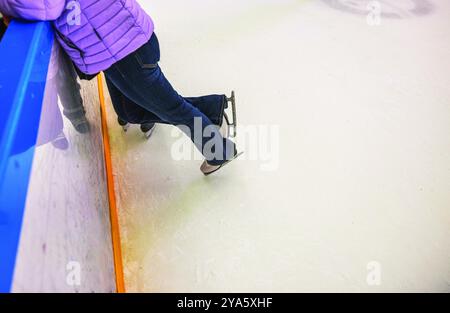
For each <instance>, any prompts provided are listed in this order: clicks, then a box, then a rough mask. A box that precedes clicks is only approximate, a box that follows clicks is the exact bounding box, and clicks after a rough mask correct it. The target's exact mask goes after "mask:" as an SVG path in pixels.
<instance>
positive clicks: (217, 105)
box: [184, 95, 228, 126]
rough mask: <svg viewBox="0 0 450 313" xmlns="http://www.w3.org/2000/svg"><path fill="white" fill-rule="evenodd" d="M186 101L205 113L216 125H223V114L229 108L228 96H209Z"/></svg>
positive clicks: (186, 98)
mask: <svg viewBox="0 0 450 313" xmlns="http://www.w3.org/2000/svg"><path fill="white" fill-rule="evenodd" d="M184 99H185V100H186V101H188V102H189V103H190V104H192V105H193V106H194V107H196V108H197V109H199V110H200V111H201V112H203V113H204V114H205V115H206V116H207V117H208V118H209V119H210V120H211V122H213V123H214V124H215V125H218V126H221V125H222V122H223V113H224V111H225V109H226V108H227V107H228V102H227V96H225V95H208V96H202V97H185V98H184Z"/></svg>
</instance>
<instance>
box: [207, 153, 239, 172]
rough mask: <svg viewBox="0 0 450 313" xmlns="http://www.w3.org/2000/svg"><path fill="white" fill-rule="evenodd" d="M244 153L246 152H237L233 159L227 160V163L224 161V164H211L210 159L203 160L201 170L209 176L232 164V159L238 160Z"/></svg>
mask: <svg viewBox="0 0 450 313" xmlns="http://www.w3.org/2000/svg"><path fill="white" fill-rule="evenodd" d="M243 154H244V152H239V153H236V154H235V155H234V157H232V158H231V159H229V160H227V161H226V162H225V163H223V164H221V165H211V164H209V163H208V161H206V160H205V161H204V162H203V164H202V166H201V167H200V170H201V171H202V173H203V174H204V175H205V176H209V175H211V174H213V173H215V172H217V171H218V170H220V169H221V168H223V167H224V166H225V165H228V164H230V162H231V161H234V160H236V159H237V158H238V157H240V156H241V155H243Z"/></svg>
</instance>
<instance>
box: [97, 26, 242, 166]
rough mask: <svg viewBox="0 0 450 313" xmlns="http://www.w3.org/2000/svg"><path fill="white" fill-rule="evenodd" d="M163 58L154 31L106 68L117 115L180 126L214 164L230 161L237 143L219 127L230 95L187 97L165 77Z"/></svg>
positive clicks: (128, 120) (133, 122) (141, 121)
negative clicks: (225, 135) (144, 41)
mask: <svg viewBox="0 0 450 313" xmlns="http://www.w3.org/2000/svg"><path fill="white" fill-rule="evenodd" d="M159 59H160V50H159V43H158V39H157V37H156V35H155V34H153V35H152V37H151V38H150V40H149V41H148V42H147V43H146V44H145V45H143V46H142V47H141V48H139V49H138V50H137V51H135V52H133V53H132V54H130V55H128V56H127V57H126V58H124V59H122V60H120V61H118V62H117V63H115V64H114V65H112V66H111V67H110V68H109V69H107V70H106V71H105V76H106V83H107V85H108V89H109V92H110V94H111V98H112V102H113V106H114V109H115V111H116V113H117V115H118V116H119V118H120V119H122V120H124V121H127V122H129V123H132V124H147V123H165V124H171V125H175V126H178V127H180V129H181V130H183V131H185V132H186V133H187V134H188V135H189V136H190V137H191V140H192V141H193V142H194V144H195V146H196V147H197V148H198V149H199V151H200V152H202V153H203V155H204V156H205V158H206V159H207V160H208V162H209V163H210V164H212V165H220V164H222V163H224V162H226V161H227V160H228V159H230V158H231V157H233V156H234V154H235V145H234V143H232V142H231V141H230V140H228V139H226V138H223V137H222V136H221V135H220V133H219V132H218V128H217V127H216V126H220V125H221V124H222V121H223V113H224V110H225V108H226V106H227V101H226V96H225V95H209V96H203V97H196V98H183V97H182V96H180V95H179V94H178V93H177V92H176V91H175V90H174V88H173V87H172V86H171V85H170V83H169V81H168V80H167V79H166V78H165V76H164V74H163V73H162V71H161V68H160V67H159V65H158V62H159ZM196 125H197V127H196ZM199 132H201V134H199Z"/></svg>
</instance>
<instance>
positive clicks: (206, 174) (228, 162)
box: [203, 151, 244, 176]
mask: <svg viewBox="0 0 450 313" xmlns="http://www.w3.org/2000/svg"><path fill="white" fill-rule="evenodd" d="M243 154H244V151H242V152H239V153H237V154H236V155H235V156H234V157H233V158H232V159H229V160H228V161H226V162H225V163H223V164H222V165H220V166H219V167H218V168H216V169H215V170H213V171H211V172H208V173H203V175H205V176H209V175H211V174H214V173H216V172H217V171H219V170H220V169H222V168H223V167H224V166H226V165H228V164H230V163H231V162H233V161H234V160H236V159H237V158H239V157H240V156H241V155H243Z"/></svg>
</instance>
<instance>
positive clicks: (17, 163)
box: [0, 20, 125, 293]
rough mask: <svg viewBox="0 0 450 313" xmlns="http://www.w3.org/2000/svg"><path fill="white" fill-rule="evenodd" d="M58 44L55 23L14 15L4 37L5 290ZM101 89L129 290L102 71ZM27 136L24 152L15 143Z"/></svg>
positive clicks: (0, 51)
mask: <svg viewBox="0 0 450 313" xmlns="http://www.w3.org/2000/svg"><path fill="white" fill-rule="evenodd" d="M53 44H54V31H53V29H52V26H51V23H49V22H25V21H17V20H13V21H12V22H11V23H10V25H9V27H8V29H7V32H6V33H5V35H4V37H3V39H2V41H1V42H0V108H1V114H0V293H4V292H11V291H12V288H13V282H14V270H15V266H16V261H17V257H18V250H19V242H20V237H21V232H22V224H23V218H24V211H25V209H26V201H27V192H28V187H29V184H30V177H31V172H32V165H33V159H34V155H35V148H36V143H37V139H38V132H39V127H40V121H41V114H42V108H43V101H44V93H45V89H46V85H47V74H48V68H49V64H50V59H51V55H52V53H51V52H52V47H53ZM97 79H98V92H99V98H100V111H101V112H100V113H101V123H102V140H103V147H104V151H103V153H104V162H105V168H106V178H107V189H108V201H109V206H110V207H109V210H110V211H109V213H110V222H111V237H112V246H113V256H114V260H113V261H114V268H115V276H116V277H115V282H116V291H117V292H120V293H121V292H125V286H124V276H123V265H122V253H121V246H120V231H119V223H118V212H117V207H116V198H115V192H114V178H113V174H112V163H111V152H110V144H109V135H108V129H107V123H106V108H105V97H104V88H103V80H102V76H101V75H99V76H98V77H97ZM24 141H26V142H27V143H30V142H31V143H32V146H31V148H30V149H28V150H27V151H26V152H25V153H22V154H21V155H20V156H17V154H16V155H13V148H14V147H15V146H16V145H20V144H21V143H23V142H24Z"/></svg>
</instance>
